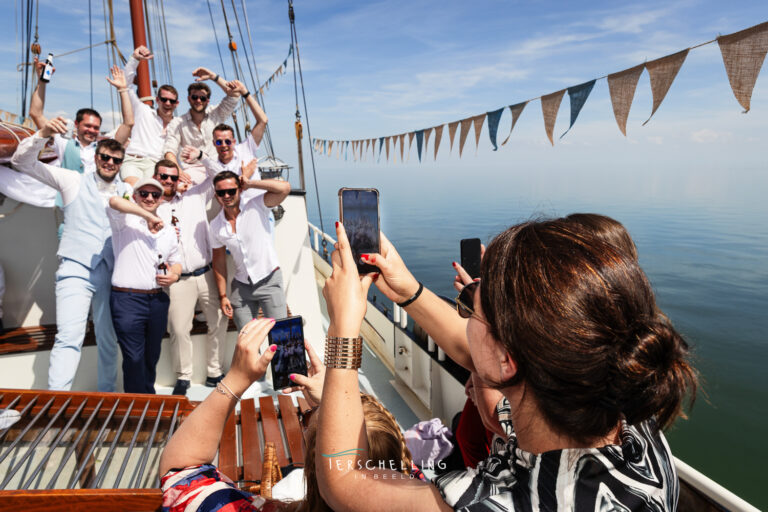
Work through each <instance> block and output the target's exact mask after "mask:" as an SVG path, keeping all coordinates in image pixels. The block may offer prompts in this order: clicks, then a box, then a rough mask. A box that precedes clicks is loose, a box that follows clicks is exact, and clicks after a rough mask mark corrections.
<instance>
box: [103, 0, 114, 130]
mask: <svg viewBox="0 0 768 512" xmlns="http://www.w3.org/2000/svg"><path fill="white" fill-rule="evenodd" d="M101 9H102V12H103V13H104V37H109V36H108V32H107V30H108V28H107V2H106V0H101ZM104 50H105V51H106V53H107V68H108V69H111V68H112V62H113V61H110V55H109V46H105V47H104ZM109 104H110V106H111V107H112V110H111V112H112V126H114V127H117V118H116V117H115V88H114V87H110V88H109Z"/></svg>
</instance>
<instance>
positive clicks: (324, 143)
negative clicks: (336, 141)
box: [323, 140, 328, 154]
mask: <svg viewBox="0 0 768 512" xmlns="http://www.w3.org/2000/svg"><path fill="white" fill-rule="evenodd" d="M327 150H328V141H327V140H324V141H323V154H325V152H326V151H327Z"/></svg>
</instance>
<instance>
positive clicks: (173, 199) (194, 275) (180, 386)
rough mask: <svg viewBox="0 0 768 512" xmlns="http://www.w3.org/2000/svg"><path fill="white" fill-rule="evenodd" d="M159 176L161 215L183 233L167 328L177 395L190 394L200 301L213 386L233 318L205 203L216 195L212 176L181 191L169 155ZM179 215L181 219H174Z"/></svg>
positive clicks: (161, 163)
mask: <svg viewBox="0 0 768 512" xmlns="http://www.w3.org/2000/svg"><path fill="white" fill-rule="evenodd" d="M154 178H155V179H156V180H157V181H158V182H160V184H161V185H162V186H163V189H164V194H163V202H162V203H161V204H160V207H159V208H158V209H157V215H158V216H159V217H160V218H161V219H162V220H163V222H164V223H165V224H166V225H173V227H174V228H176V230H177V233H178V237H179V253H180V255H181V265H182V269H181V278H180V279H179V281H178V282H176V283H174V284H173V285H171V287H170V290H169V295H170V298H171V305H170V308H169V310H168V328H169V330H170V332H171V351H172V352H173V357H172V360H173V366H174V371H175V372H176V384H175V385H174V387H173V394H174V395H186V393H187V389H189V386H190V380H191V377H192V366H193V365H192V338H191V336H190V334H189V332H190V330H191V329H192V319H193V317H194V314H195V303H196V302H197V303H199V304H200V306H201V307H202V309H203V313H204V314H205V319H206V321H207V323H208V340H207V341H208V343H207V351H206V352H207V378H206V380H205V384H206V385H207V386H210V387H213V386H216V384H217V383H218V382H219V381H220V380H221V379H222V376H223V375H222V372H221V362H220V359H219V347H220V346H221V343H222V342H223V340H224V338H225V337H226V334H227V323H228V319H227V317H225V316H224V315H223V314H222V312H221V307H220V304H219V295H218V291H217V288H216V281H215V279H214V277H213V272H210V270H211V257H212V256H211V242H210V237H209V229H208V217H207V215H206V205H207V204H208V202H209V201H210V200H211V198H212V197H213V186H212V185H211V177H209V178H208V179H206V180H205V181H203V182H202V183H200V184H197V185H192V186H191V187H190V188H189V189H187V190H186V191H185V192H184V193H183V194H181V193H178V192H177V185H178V182H179V168H178V166H177V165H176V164H175V163H174V162H171V161H170V160H160V161H159V162H158V163H157V165H156V166H155V176H154ZM174 219H175V221H176V223H175V224H173V222H174Z"/></svg>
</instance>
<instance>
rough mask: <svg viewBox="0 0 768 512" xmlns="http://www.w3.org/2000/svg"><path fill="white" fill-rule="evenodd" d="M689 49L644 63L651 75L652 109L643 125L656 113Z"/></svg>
mask: <svg viewBox="0 0 768 512" xmlns="http://www.w3.org/2000/svg"><path fill="white" fill-rule="evenodd" d="M689 49H690V48H686V49H685V50H683V51H681V52H677V53H673V54H672V55H667V56H666V57H662V58H660V59H656V60H652V61H651V62H647V63H646V64H645V68H646V69H647V70H648V75H649V76H650V77H651V92H652V93H653V110H651V115H650V117H648V119H647V120H646V121H645V123H643V126H645V125H646V124H647V123H648V121H650V120H651V117H653V114H655V113H656V110H657V109H658V108H659V106H660V105H661V102H662V101H664V97H665V96H666V95H667V92H668V91H669V88H670V87H671V86H672V82H673V81H674V80H675V77H676V76H677V72H678V71H680V67H681V66H682V65H683V62H685V57H686V56H687V55H688V50H689Z"/></svg>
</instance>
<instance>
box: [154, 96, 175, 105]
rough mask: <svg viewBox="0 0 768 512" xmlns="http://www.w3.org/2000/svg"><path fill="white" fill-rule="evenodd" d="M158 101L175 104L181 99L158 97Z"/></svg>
mask: <svg viewBox="0 0 768 512" xmlns="http://www.w3.org/2000/svg"><path fill="white" fill-rule="evenodd" d="M157 101H161V102H163V103H170V104H171V105H175V104H177V103H178V102H179V100H175V99H173V98H163V97H159V98H157Z"/></svg>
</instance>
